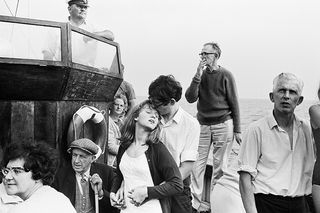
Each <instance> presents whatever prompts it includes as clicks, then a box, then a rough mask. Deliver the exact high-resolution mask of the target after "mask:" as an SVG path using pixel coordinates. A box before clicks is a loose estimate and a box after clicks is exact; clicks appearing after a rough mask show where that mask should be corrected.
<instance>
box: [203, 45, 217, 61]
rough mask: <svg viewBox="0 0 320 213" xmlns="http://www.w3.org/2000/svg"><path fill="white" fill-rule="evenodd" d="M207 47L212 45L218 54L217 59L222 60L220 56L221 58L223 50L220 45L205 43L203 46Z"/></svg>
mask: <svg viewBox="0 0 320 213" xmlns="http://www.w3.org/2000/svg"><path fill="white" fill-rule="evenodd" d="M206 45H211V47H212V48H213V49H214V50H215V51H216V52H217V54H216V57H217V58H220V56H221V49H220V47H219V45H218V44H217V43H214V42H208V43H205V44H204V45H203V46H206Z"/></svg>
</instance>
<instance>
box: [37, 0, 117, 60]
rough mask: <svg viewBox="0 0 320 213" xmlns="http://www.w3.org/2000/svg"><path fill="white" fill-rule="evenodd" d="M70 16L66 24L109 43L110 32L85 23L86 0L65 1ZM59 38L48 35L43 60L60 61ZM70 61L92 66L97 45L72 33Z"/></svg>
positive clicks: (112, 36) (111, 38)
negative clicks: (104, 39)
mask: <svg viewBox="0 0 320 213" xmlns="http://www.w3.org/2000/svg"><path fill="white" fill-rule="evenodd" d="M67 3H68V11H69V14H70V16H69V17H68V22H69V23H70V24H71V25H72V26H75V27H79V28H81V29H84V30H86V31H88V32H91V33H94V34H96V35H98V36H101V37H104V38H106V39H109V40H111V41H113V40H114V35H113V33H112V32H111V31H110V30H102V31H97V29H96V28H95V27H94V26H93V25H92V24H89V23H87V21H86V18H87V10H88V7H89V5H88V0H67ZM59 39H60V37H59V36H58V35H57V34H56V33H50V34H49V35H48V39H47V40H46V44H45V47H44V50H43V51H42V53H43V59H44V60H58V61H59V60H61V48H60V47H61V43H60V40H59ZM71 40H72V45H71V46H72V60H73V62H76V63H79V64H83V65H88V66H94V63H95V59H96V52H97V43H96V41H95V40H92V39H91V38H90V37H88V36H82V35H81V34H78V33H72V38H71Z"/></svg>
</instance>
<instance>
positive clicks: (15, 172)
mask: <svg viewBox="0 0 320 213" xmlns="http://www.w3.org/2000/svg"><path fill="white" fill-rule="evenodd" d="M29 171H30V170H28V169H25V168H22V167H11V168H7V167H5V168H2V169H1V172H2V174H3V176H6V175H7V174H9V173H11V174H12V175H15V176H17V175H19V174H21V173H24V172H29Z"/></svg>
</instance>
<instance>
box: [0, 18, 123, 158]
mask: <svg viewBox="0 0 320 213" xmlns="http://www.w3.org/2000/svg"><path fill="white" fill-rule="evenodd" d="M0 30H1V32H2V35H0V73H1V75H0V120H1V125H0V159H1V158H2V154H1V151H2V149H3V147H4V146H5V145H6V144H8V143H11V142H20V141H45V142H46V143H49V144H50V145H51V146H53V147H55V148H57V149H59V150H60V153H61V161H62V163H64V162H65V161H66V160H68V155H67V154H66V147H67V131H68V126H69V123H70V121H71V119H72V115H73V114H74V113H75V112H76V111H77V110H78V109H79V108H80V107H81V106H82V105H91V106H94V107H96V108H97V109H99V110H105V112H106V113H105V115H104V116H105V119H106V120H108V110H106V109H108V107H109V104H110V102H111V101H113V96H114V94H115V93H116V91H117V89H118V87H119V85H120V84H121V82H122V80H123V79H122V73H121V72H120V50H119V45H118V44H117V43H115V42H112V41H109V40H107V39H104V38H102V37H99V36H96V35H94V34H92V33H89V32H87V31H85V30H82V29H79V28H76V27H73V26H71V25H70V24H68V23H60V22H52V21H43V20H35V19H26V18H17V17H8V16H0ZM48 32H49V33H51V32H53V34H54V35H56V36H57V38H59V40H58V43H59V44H60V45H59V47H58V50H59V51H60V52H59V53H60V55H61V56H60V57H59V58H58V59H55V60H44V59H43V55H42V52H43V51H42V48H43V45H42V44H41V43H42V41H45V37H46V35H47V34H48ZM77 37H79V38H83V37H86V38H88V39H89V40H90V42H95V43H96V45H97V49H96V50H97V60H99V61H100V62H99V63H100V64H99V66H100V67H99V66H98V65H97V66H88V65H86V64H81V63H77V62H76V58H75V57H74V56H75V55H76V54H75V53H74V52H73V51H74V47H73V46H72V45H73V41H74V40H75V39H76V38H77ZM26 49H27V50H26ZM12 52H13V53H12ZM101 66H102V68H101ZM93 125H94V124H93V123H92V124H90V123H89V124H88V125H86V126H85V127H84V129H83V133H82V134H83V135H86V137H91V138H92V137H94V134H93V130H92V129H94V128H91V127H92V126H93ZM90 126H91V127H90ZM106 158H107V153H105V154H104V155H102V156H101V157H100V158H99V160H100V161H105V160H106Z"/></svg>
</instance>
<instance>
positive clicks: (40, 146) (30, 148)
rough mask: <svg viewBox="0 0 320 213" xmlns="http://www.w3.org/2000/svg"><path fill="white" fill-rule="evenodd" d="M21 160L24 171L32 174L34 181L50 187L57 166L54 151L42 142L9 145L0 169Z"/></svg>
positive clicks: (55, 152)
mask: <svg viewBox="0 0 320 213" xmlns="http://www.w3.org/2000/svg"><path fill="white" fill-rule="evenodd" d="M17 159H23V160H24V161H25V162H24V166H23V167H24V169H25V170H26V171H31V172H32V178H33V179H34V180H41V181H42V183H43V184H44V185H50V184H51V183H52V182H53V180H54V175H55V173H56V171H57V169H58V166H59V156H58V153H57V151H56V150H55V149H53V148H51V147H50V146H49V145H48V144H46V143H44V142H37V143H36V142H32V143H30V142H19V143H17V142H14V143H9V144H8V145H7V146H6V148H5V151H4V155H3V160H2V162H1V166H2V167H6V166H7V165H8V163H9V161H13V160H17Z"/></svg>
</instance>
